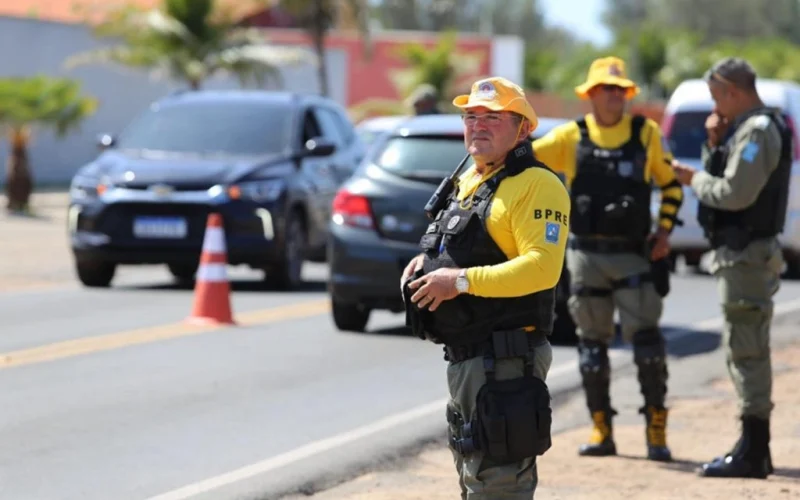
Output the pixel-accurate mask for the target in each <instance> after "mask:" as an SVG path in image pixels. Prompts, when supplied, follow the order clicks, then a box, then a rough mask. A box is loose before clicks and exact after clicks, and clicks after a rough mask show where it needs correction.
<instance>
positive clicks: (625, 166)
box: [619, 161, 633, 177]
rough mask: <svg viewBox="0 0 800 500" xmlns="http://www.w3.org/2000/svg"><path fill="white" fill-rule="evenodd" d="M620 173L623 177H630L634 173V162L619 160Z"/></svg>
mask: <svg viewBox="0 0 800 500" xmlns="http://www.w3.org/2000/svg"><path fill="white" fill-rule="evenodd" d="M619 175H621V176H622V177H630V176H631V175H633V163H631V162H629V161H621V162H619Z"/></svg>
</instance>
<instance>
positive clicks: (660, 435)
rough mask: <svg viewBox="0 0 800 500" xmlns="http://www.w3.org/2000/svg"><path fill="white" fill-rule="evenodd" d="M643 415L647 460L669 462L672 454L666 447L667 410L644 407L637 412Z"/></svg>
mask: <svg viewBox="0 0 800 500" xmlns="http://www.w3.org/2000/svg"><path fill="white" fill-rule="evenodd" d="M639 411H640V413H644V416H645V421H646V422H647V428H646V431H645V435H646V438H647V459H648V460H655V461H656V462H670V461H671V460H672V452H670V451H669V448H668V447H667V413H668V411H667V409H666V408H656V407H654V406H646V407H644V408H642V409H641V410H639Z"/></svg>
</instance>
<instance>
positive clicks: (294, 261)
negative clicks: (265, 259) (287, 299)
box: [264, 210, 308, 290]
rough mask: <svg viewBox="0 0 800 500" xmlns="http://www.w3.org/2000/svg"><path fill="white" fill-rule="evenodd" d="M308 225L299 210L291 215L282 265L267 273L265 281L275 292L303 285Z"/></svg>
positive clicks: (284, 242) (270, 269)
mask: <svg viewBox="0 0 800 500" xmlns="http://www.w3.org/2000/svg"><path fill="white" fill-rule="evenodd" d="M307 241H308V238H307V235H306V225H305V223H304V222H303V218H302V215H301V214H300V212H298V211H297V210H293V211H292V212H290V214H289V220H287V221H286V235H285V237H284V240H283V249H282V250H281V259H280V263H279V264H277V265H275V266H272V267H270V268H269V269H267V271H266V276H265V277H264V281H265V283H266V284H267V286H268V287H269V288H271V289H275V290H296V289H298V288H300V286H302V284H303V276H302V273H303V262H304V261H305V253H306V247H307Z"/></svg>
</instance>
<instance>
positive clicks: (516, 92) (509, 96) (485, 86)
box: [453, 76, 539, 130]
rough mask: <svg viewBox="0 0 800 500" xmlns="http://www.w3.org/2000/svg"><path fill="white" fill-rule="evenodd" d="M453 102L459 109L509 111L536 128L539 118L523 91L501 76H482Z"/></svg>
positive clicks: (533, 128)
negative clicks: (481, 78) (482, 108)
mask: <svg viewBox="0 0 800 500" xmlns="http://www.w3.org/2000/svg"><path fill="white" fill-rule="evenodd" d="M453 104H454V105H455V106H456V107H458V108H461V109H470V108H478V107H484V108H487V109H490V110H492V111H509V112H511V113H517V114H519V115H522V116H523V117H525V118H526V119H527V120H528V121H529V122H530V123H531V127H532V129H531V130H536V127H537V125H538V124H539V118H538V117H537V116H536V111H534V110H533V106H531V103H530V102H528V98H527V97H525V91H524V90H522V87H520V86H519V85H517V84H516V83H514V82H512V81H510V80H508V79H506V78H503V77H501V76H493V77H491V78H484V79H483V80H478V81H477V82H475V83H473V84H472V89H471V90H470V93H469V94H467V95H460V96H458V97H456V98H455V99H453Z"/></svg>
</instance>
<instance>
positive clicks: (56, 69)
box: [0, 18, 347, 186]
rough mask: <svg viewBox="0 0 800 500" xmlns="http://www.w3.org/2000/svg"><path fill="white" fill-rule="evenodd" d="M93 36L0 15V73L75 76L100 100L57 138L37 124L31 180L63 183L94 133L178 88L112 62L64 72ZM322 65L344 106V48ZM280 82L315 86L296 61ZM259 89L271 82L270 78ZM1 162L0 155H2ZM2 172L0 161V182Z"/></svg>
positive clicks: (90, 153) (87, 152) (88, 156)
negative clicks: (72, 128) (77, 127)
mask: <svg viewBox="0 0 800 500" xmlns="http://www.w3.org/2000/svg"><path fill="white" fill-rule="evenodd" d="M107 43H108V42H107V41H99V40H97V39H95V38H94V37H93V36H92V35H91V33H90V32H89V30H88V29H86V28H85V27H83V26H78V25H67V24H60V23H51V22H43V21H37V20H34V19H16V18H0V61H2V63H0V77H10V76H32V75H35V74H37V73H41V74H46V75H49V76H62V77H70V78H74V79H76V80H78V81H79V82H80V83H81V85H82V88H83V91H84V92H85V93H86V94H89V95H92V96H94V97H96V98H97V99H98V100H99V101H100V107H99V109H98V111H97V112H96V113H95V115H94V116H92V117H91V118H89V119H88V120H86V121H85V122H84V123H83V125H82V126H81V128H80V130H76V131H73V132H72V133H71V134H69V135H68V136H66V137H64V138H63V139H57V138H56V137H54V135H53V134H52V133H50V132H49V131H46V130H37V131H36V132H35V135H34V138H33V142H32V144H31V149H30V156H31V168H32V170H33V176H34V179H35V182H36V183H37V185H38V186H42V185H52V184H64V183H67V182H69V180H70V179H71V177H72V176H73V174H74V173H75V171H76V170H77V169H78V168H79V167H80V166H82V165H84V164H85V163H87V162H89V161H91V160H92V159H93V158H94V157H95V155H96V153H97V150H96V149H95V139H96V137H97V135H98V134H101V133H108V132H110V133H117V132H119V131H120V130H122V129H123V128H124V126H125V125H126V124H127V123H128V122H129V121H130V120H131V119H132V118H133V117H134V116H135V115H136V114H138V113H139V112H141V110H142V109H144V108H145V107H146V106H147V105H148V104H149V103H151V102H153V101H154V100H157V99H159V98H160V97H162V96H164V95H166V94H168V93H170V92H171V91H174V90H176V89H178V88H182V87H183V86H182V85H179V84H176V83H171V82H168V81H166V80H163V79H156V78H153V77H151V76H150V75H149V74H148V73H146V72H144V71H138V70H132V69H129V68H121V67H118V66H116V65H92V66H82V67H79V68H76V69H73V70H70V71H67V70H66V69H64V67H63V62H64V61H65V60H66V59H67V58H68V57H69V56H71V55H73V54H76V53H78V52H83V51H86V50H91V49H93V48H96V47H100V46H102V45H103V44H107ZM326 60H327V63H328V67H329V71H328V73H329V76H328V80H329V89H330V94H331V97H333V98H334V99H335V100H336V101H337V102H339V103H340V104H342V105H344V104H345V103H346V100H347V95H346V92H347V91H346V88H347V71H346V68H347V59H346V54H345V53H344V51H341V50H331V51H329V52H328V53H327V54H326ZM282 73H283V82H284V85H285V88H287V89H291V90H293V91H296V92H302V93H318V92H319V85H318V79H317V72H316V68H315V67H313V66H310V65H308V66H302V67H293V68H284V69H283V70H282ZM205 87H206V88H213V89H228V88H238V82H237V81H236V80H235V79H230V78H224V77H217V78H214V79H213V80H212V81H209V82H208V83H206V84H205ZM266 87H267V88H276V83H275V82H271V83H268V84H267V85H266ZM7 154H8V142H7V141H6V140H5V137H0V158H3V159H5V158H6V156H7ZM3 161H4V162H5V160H3ZM5 176H6V172H5V166H4V167H3V168H0V184H3V183H4V180H5Z"/></svg>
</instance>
